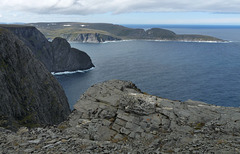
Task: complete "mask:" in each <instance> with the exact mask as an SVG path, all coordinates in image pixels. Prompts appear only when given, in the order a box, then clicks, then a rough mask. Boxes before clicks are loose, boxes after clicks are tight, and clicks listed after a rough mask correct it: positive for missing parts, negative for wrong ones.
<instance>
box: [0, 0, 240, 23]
mask: <svg viewBox="0 0 240 154" xmlns="http://www.w3.org/2000/svg"><path fill="white" fill-rule="evenodd" d="M16 22H23V23H33V22H91V23H99V22H101V23H115V24H191V25H199V24H200V25H240V0H207V1H203V0H40V1H35V0H0V23H16Z"/></svg>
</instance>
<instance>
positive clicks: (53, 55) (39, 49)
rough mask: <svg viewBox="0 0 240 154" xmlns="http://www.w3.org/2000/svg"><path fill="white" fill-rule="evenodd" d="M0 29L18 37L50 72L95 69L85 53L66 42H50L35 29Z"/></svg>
mask: <svg viewBox="0 0 240 154" xmlns="http://www.w3.org/2000/svg"><path fill="white" fill-rule="evenodd" d="M0 27H3V28H6V29H8V30H10V31H11V32H13V33H14V34H15V35H16V36H18V37H19V39H21V40H22V41H23V42H24V43H25V44H26V45H27V46H28V47H29V48H30V49H31V50H32V52H33V53H34V55H35V56H36V58H37V59H39V60H40V61H41V62H42V63H43V64H44V65H45V66H46V68H47V69H48V70H49V71H50V72H64V71H76V70H82V69H90V68H92V67H94V65H93V64H92V61H91V59H90V57H89V56H88V55H87V54H86V53H85V52H83V51H80V50H77V49H73V48H71V46H70V44H69V43H67V42H66V41H64V40H61V41H59V40H60V39H59V38H57V40H55V41H53V42H49V41H48V40H47V39H46V38H45V37H44V35H43V34H42V33H41V32H40V31H38V30H37V29H36V28H35V27H32V26H17V25H0ZM58 43H60V44H58ZM61 43H64V45H65V46H63V44H61Z"/></svg>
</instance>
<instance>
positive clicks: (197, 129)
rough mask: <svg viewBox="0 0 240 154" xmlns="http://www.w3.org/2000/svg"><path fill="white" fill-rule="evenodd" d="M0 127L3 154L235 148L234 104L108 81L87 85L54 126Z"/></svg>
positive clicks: (239, 115) (238, 124)
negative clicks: (167, 95)
mask: <svg viewBox="0 0 240 154" xmlns="http://www.w3.org/2000/svg"><path fill="white" fill-rule="evenodd" d="M0 131H1V133H0V137H1V138H0V143H2V144H1V148H0V149H2V151H3V152H5V153H11V152H14V151H18V152H29V153H30V152H32V153H46V152H49V153H57V152H62V153H239V152H240V144H239V143H240V109H239V108H230V107H220V106H214V105H209V104H206V103H203V102H197V101H191V100H189V101H186V102H180V101H173V100H168V99H164V98H160V97H156V96H152V95H149V94H146V93H143V92H141V91H140V90H139V89H138V88H137V87H136V86H135V85H134V84H133V83H131V82H127V81H120V80H111V81H106V82H103V83H99V84H96V85H93V86H92V87H90V88H89V89H88V90H87V91H86V92H85V93H84V94H83V95H82V96H81V98H80V100H79V101H78V102H77V103H76V105H75V110H74V111H73V112H72V113H71V115H70V116H69V118H68V120H67V121H65V122H63V123H61V124H60V125H58V126H57V127H54V126H51V127H46V128H36V129H31V130H28V129H26V128H21V129H19V130H18V132H17V133H13V132H9V131H7V130H5V129H0ZM9 136H11V137H9Z"/></svg>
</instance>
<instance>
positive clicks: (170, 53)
mask: <svg viewBox="0 0 240 154" xmlns="http://www.w3.org/2000/svg"><path fill="white" fill-rule="evenodd" d="M169 29H170V28H169ZM171 30H172V29H171ZM175 30H176V31H178V33H180V31H182V33H184V31H186V32H188V31H191V30H194V29H191V28H188V29H187V28H185V29H184V28H176V27H175ZM176 31H175V32H176ZM206 31H211V32H212V34H215V35H219V36H223V37H220V38H222V39H226V38H231V39H228V40H231V41H233V42H230V43H194V42H160V41H123V42H112V43H101V44H83V43H72V44H71V45H72V46H73V47H75V48H78V49H80V50H83V51H85V52H87V53H88V54H89V55H90V57H91V58H92V61H93V63H94V65H95V66H96V68H95V69H94V70H92V71H89V72H86V73H75V74H67V75H58V76H56V78H57V79H58V80H59V81H60V83H61V85H62V86H63V88H64V90H65V92H66V95H67V97H68V100H69V103H70V106H71V108H72V106H73V105H74V104H75V103H76V101H77V100H78V99H79V97H80V95H81V94H83V93H84V92H85V91H86V90H87V89H88V88H89V87H90V86H91V85H93V84H95V83H98V82H101V81H105V80H109V79H121V80H130V81H132V82H134V83H135V84H136V85H137V86H138V87H139V88H140V89H141V90H142V91H145V92H147V93H149V94H152V95H157V96H160V97H164V98H169V99H173V100H181V101H184V100H187V99H192V100H198V101H204V102H206V103H210V104H216V105H222V106H235V107H238V106H240V43H239V40H240V39H239V37H238V36H240V28H239V29H232V30H231V33H234V32H233V31H235V34H238V33H239V35H238V36H235V35H234V36H232V37H231V36H230V35H229V31H230V30H227V31H226V32H224V31H223V30H222V29H212V30H211V29H201V28H200V29H195V33H198V34H203V32H206ZM186 32H185V33H186ZM191 33H192V32H191ZM207 33H209V32H207ZM224 33H225V35H224ZM209 35H210V34H209ZM215 35H213V36H215Z"/></svg>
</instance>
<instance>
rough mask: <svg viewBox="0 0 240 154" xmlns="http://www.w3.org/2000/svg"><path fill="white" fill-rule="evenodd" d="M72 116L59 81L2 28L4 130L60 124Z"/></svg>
mask: <svg viewBox="0 0 240 154" xmlns="http://www.w3.org/2000/svg"><path fill="white" fill-rule="evenodd" d="M21 34H23V33H21ZM25 34H27V33H24V34H23V35H25ZM69 113H70V108H69V105H68V102H67V98H66V96H65V94H64V91H63V89H62V87H61V86H60V85H59V83H58V82H57V80H56V79H55V78H54V77H53V76H52V75H51V74H50V73H49V71H48V70H47V69H46V68H45V67H44V65H43V64H42V63H41V62H40V61H39V60H37V59H36V58H35V57H34V55H33V54H32V51H31V50H30V48H28V46H27V45H25V44H24V43H23V41H21V40H19V39H18V38H17V37H16V36H15V35H13V34H12V33H11V32H9V31H8V30H6V29H2V28H0V126H3V127H6V128H10V129H15V128H17V127H19V126H22V125H24V126H28V127H33V126H39V125H45V124H58V123H60V122H61V121H63V120H65V119H66V118H67V116H68V115H69Z"/></svg>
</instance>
